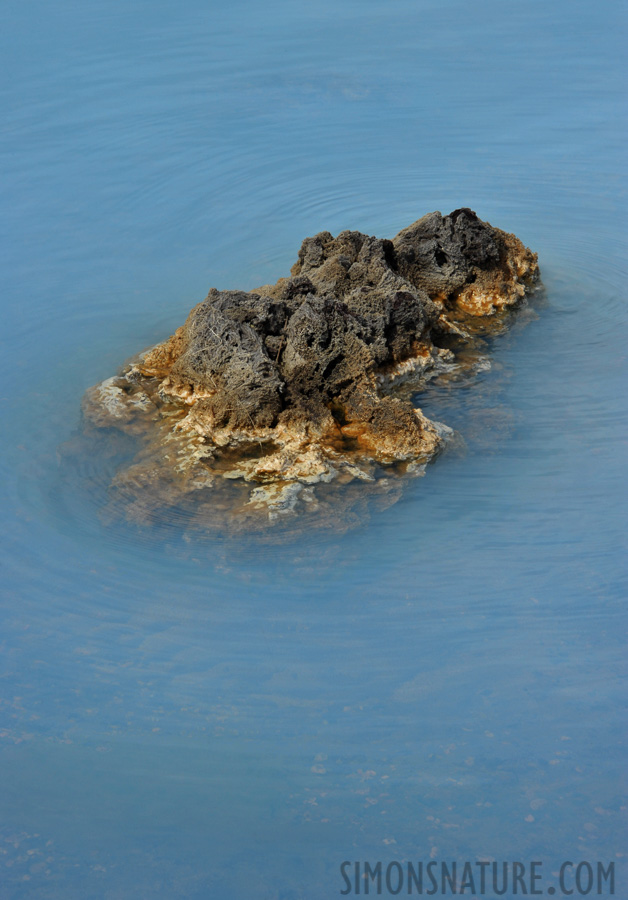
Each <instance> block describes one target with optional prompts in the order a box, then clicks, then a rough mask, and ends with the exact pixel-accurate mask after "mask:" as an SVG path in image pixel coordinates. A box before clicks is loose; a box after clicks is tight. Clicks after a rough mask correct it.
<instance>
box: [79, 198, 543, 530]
mask: <svg viewBox="0 0 628 900" xmlns="http://www.w3.org/2000/svg"><path fill="white" fill-rule="evenodd" d="M537 280H538V264H537V257H536V254H534V253H532V252H531V251H530V250H528V249H526V248H525V247H524V246H523V244H522V243H521V242H520V241H519V240H518V239H517V238H516V237H515V236H514V235H511V234H506V233H505V232H502V231H500V230H499V229H497V228H493V227H492V226H491V225H489V224H488V223H486V222H482V221H481V220H480V219H478V217H477V216H476V214H475V213H474V212H472V211H471V210H469V209H459V210H456V211H455V212H453V213H451V214H450V215H448V216H442V215H441V214H440V213H439V212H434V213H430V214H429V215H426V216H424V217H423V218H422V219H419V220H418V221H417V222H415V223H414V224H413V225H410V226H409V227H408V228H405V229H404V230H403V231H401V232H400V233H399V234H398V235H397V236H396V237H395V238H394V239H393V240H392V241H390V240H381V239H379V238H375V237H369V236H367V235H364V234H361V233H360V232H357V231H344V232H342V233H341V234H339V235H338V236H337V237H335V238H334V237H333V236H332V235H331V234H330V233H329V232H321V233H320V234H317V235H315V236H314V237H311V238H306V239H305V240H304V241H303V244H302V245H301V249H300V250H299V255H298V260H297V262H296V263H295V265H294V266H293V267H292V270H291V275H290V277H288V278H281V279H279V281H278V282H277V283H276V284H274V285H266V286H264V287H262V288H260V289H258V290H255V291H251V292H244V291H218V290H216V289H214V288H212V290H211V291H210V292H209V294H208V295H207V297H206V299H205V300H204V301H203V302H202V303H199V304H198V305H197V306H196V307H194V309H193V310H192V311H191V312H190V314H189V316H188V318H187V320H186V322H185V323H184V325H183V326H182V327H181V328H179V329H178V330H177V331H176V332H175V334H174V335H173V336H172V337H170V338H169V339H168V340H167V341H165V342H164V343H162V344H159V345H157V346H156V347H153V348H152V349H150V350H148V351H147V352H145V353H143V354H140V356H138V357H137V358H136V359H135V360H133V361H131V362H130V363H129V364H128V365H127V366H126V367H125V368H123V370H122V371H121V373H120V374H119V375H118V376H115V377H114V378H109V379H107V380H106V381H104V382H103V383H102V384H100V385H96V386H95V387H94V388H91V389H90V390H89V391H87V393H86V395H85V398H84V401H83V411H84V419H85V427H86V430H87V431H90V430H91V431H93V430H99V429H103V428H114V429H119V430H121V431H123V432H128V433H131V434H134V435H137V436H140V437H141V439H142V441H143V446H142V447H141V449H140V451H139V453H138V456H137V457H136V459H135V460H133V462H132V464H131V465H130V466H129V467H127V468H126V469H125V470H124V471H122V472H119V473H118V475H117V476H116V479H115V480H114V485H113V486H114V487H115V489H116V495H117V496H118V497H119V498H120V497H121V498H122V502H123V503H125V504H127V507H128V508H127V515H128V516H130V517H132V518H133V519H135V520H138V521H141V520H142V515H143V514H142V510H144V511H145V513H146V518H147V519H148V520H151V519H152V518H154V516H155V515H156V514H158V512H159V511H160V510H161V511H162V512H164V511H166V510H168V509H172V508H173V507H175V506H177V505H179V504H181V503H183V504H185V503H188V504H194V503H195V502H196V503H197V506H198V509H199V510H201V511H202V514H203V516H207V515H208V507H209V509H210V510H211V508H212V501H211V497H214V496H216V502H215V504H214V508H215V509H216V510H218V509H221V510H223V511H224V510H227V513H225V514H226V515H232V516H235V517H238V516H239V521H240V523H242V522H246V523H249V524H250V522H251V521H252V518H253V519H255V520H256V521H258V522H259V517H260V516H262V518H263V520H264V521H266V522H268V521H271V522H273V521H276V520H278V519H280V518H281V519H285V518H286V517H290V516H294V515H295V514H297V513H298V512H299V511H301V512H302V513H303V514H304V515H305V513H306V511H307V514H308V515H310V516H313V515H320V511H321V509H325V510H328V509H329V507H330V502H329V500H328V498H325V497H322V496H321V490H322V488H321V489H320V490H315V489H314V488H315V486H316V487H319V486H321V485H330V483H331V482H337V484H338V485H345V484H348V483H350V482H354V483H355V485H359V486H360V490H361V491H362V493H364V492H368V491H375V492H376V493H377V494H378V495H381V494H382V492H384V493H385V491H386V490H387V488H386V486H387V485H389V484H391V483H392V482H391V477H390V471H389V470H388V469H386V468H384V467H390V466H398V467H399V466H402V467H403V465H405V467H406V469H407V470H408V471H409V472H410V471H412V472H414V473H415V474H416V473H418V474H422V473H423V470H424V465H425V463H426V462H427V461H428V460H429V459H430V458H432V457H433V456H434V455H435V454H436V453H437V452H438V451H439V449H440V447H441V446H442V444H443V441H444V440H445V439H446V435H447V432H448V431H449V429H447V428H446V426H441V425H439V424H438V423H433V422H431V421H430V420H429V419H427V418H426V417H425V416H424V415H423V414H422V412H421V410H420V409H418V408H416V407H415V405H414V403H413V402H412V400H411V399H408V398H407V395H408V392H407V391H406V392H405V394H404V396H393V395H392V393H394V391H393V392H392V393H391V385H394V384H395V382H396V381H398V380H401V379H406V380H407V379H410V380H411V382H412V384H414V386H415V387H419V386H420V384H421V383H424V382H425V379H427V378H429V377H432V376H434V375H436V374H438V373H440V372H445V371H451V370H452V369H455V368H456V367H457V366H459V365H461V363H460V359H461V358H462V357H463V356H464V353H462V354H461V353H460V352H458V353H457V352H455V351H460V349H461V348H464V346H465V344H466V345H467V346H468V345H469V344H472V343H473V340H474V335H475V334H477V333H479V331H480V330H481V328H482V323H483V322H486V321H490V320H491V319H493V320H496V319H497V317H498V314H500V313H502V312H503V311H504V310H506V309H507V308H509V307H514V306H516V305H518V304H520V303H521V301H522V299H523V297H524V295H525V293H526V291H529V290H531V289H533V287H534V285H535V283H536V282H537ZM456 345H457V346H456ZM392 481H393V482H394V481H395V479H394V478H393V479H392ZM234 484H237V486H238V490H237V491H236V493H235V494H233V502H232V503H231V504H230V503H229V500H228V499H227V500H225V496H224V492H225V490H228V486H229V485H234ZM397 492H398V491H397V487H396V486H395V488H394V493H395V495H396V493H397ZM323 493H324V492H323ZM218 494H220V495H221V500H220V502H218V499H217V497H218ZM236 495H237V496H236ZM208 498H209V499H208ZM209 515H210V516H211V512H210V513H209ZM223 518H224V517H223Z"/></svg>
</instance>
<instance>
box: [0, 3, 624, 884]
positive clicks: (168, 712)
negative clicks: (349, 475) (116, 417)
mask: <svg viewBox="0 0 628 900" xmlns="http://www.w3.org/2000/svg"><path fill="white" fill-rule="evenodd" d="M0 26H1V27H0V44H1V45H2V53H1V54H0V58H1V59H2V63H1V64H0V65H1V67H2V74H3V78H2V88H1V94H0V103H1V107H2V119H1V121H2V145H1V151H0V171H1V173H2V174H1V176H0V177H1V179H2V201H1V202H2V208H3V216H2V224H1V225H0V228H1V229H2V241H1V249H0V254H1V266H0V270H1V277H2V282H3V288H2V298H3V317H4V322H5V328H4V335H3V348H2V356H1V362H0V364H1V366H2V391H1V393H0V399H1V409H2V414H3V420H4V426H3V427H4V442H3V455H2V461H1V471H2V475H3V476H4V477H3V480H2V505H1V509H2V516H1V519H2V525H1V528H2V532H1V534H2V542H1V549H0V562H1V564H2V591H3V602H2V606H1V615H2V620H1V627H2V632H1V640H2V644H1V646H2V654H1V656H0V667H1V669H0V672H1V675H2V678H1V679H0V685H1V688H0V691H1V694H0V696H1V698H2V705H1V707H0V710H1V716H0V773H1V775H0V779H1V789H0V897H1V898H2V900H27V898H28V900H30V898H37V900H40V898H42V900H46V898H50V900H52V898H55V900H57V898H59V900H61V898H63V900H92V898H93V900H101V898H107V900H136V898H137V900H144V898H146V900H149V898H150V900H152V898H154V897H164V898H168V900H169V898H186V900H207V898H218V900H223V898H224V900H240V898H242V900H244V898H246V900H261V898H264V900H266V898H282V900H296V898H307V900H310V898H312V900H319V898H320V900H323V898H329V897H334V896H339V894H340V891H341V890H342V889H343V888H345V883H344V882H343V880H342V878H341V875H340V864H341V863H342V862H343V861H344V860H351V861H354V860H358V861H360V860H371V861H373V862H375V861H377V860H382V861H383V863H384V865H387V864H388V862H390V861H393V860H396V861H402V862H403V861H405V860H412V861H415V862H416V861H418V860H423V861H424V862H427V861H429V860H430V859H435V860H437V861H439V862H440V861H442V860H446V861H450V860H454V859H455V860H459V861H465V860H470V861H472V862H473V861H476V860H481V859H491V860H498V861H501V860H523V861H524V862H526V863H529V862H530V861H531V860H540V861H543V869H542V872H543V884H544V885H545V886H547V885H549V884H555V885H557V884H558V881H557V878H556V875H555V874H552V873H556V872H557V871H558V868H559V866H560V864H561V862H562V861H563V860H572V861H575V862H578V861H580V860H588V861H592V862H594V863H595V862H596V861H597V860H602V861H603V862H604V863H605V864H607V863H608V862H611V861H612V862H614V863H615V865H616V895H617V896H624V897H625V896H628V881H627V880H626V870H625V857H624V856H623V854H624V853H625V850H626V847H627V846H628V844H627V842H626V837H627V832H626V826H625V818H624V820H623V821H622V816H624V817H625V811H626V806H625V804H626V791H625V783H624V784H622V771H625V764H626V750H625V738H626V728H625V722H626V718H625V708H626V699H627V692H626V666H625V658H626V657H625V649H626V625H627V618H626V611H625V597H626V592H625V581H624V579H623V573H624V571H625V569H624V565H623V564H624V562H625V547H623V546H622V545H623V539H624V537H623V536H624V534H625V526H626V521H625V511H626V491H625V467H624V465H623V463H624V460H625V455H626V439H627V436H628V433H627V429H626V403H625V384H626V378H625V376H626V359H625V337H624V335H623V334H622V331H624V329H625V327H626V319H627V318H628V317H627V315H626V293H627V292H626V275H627V269H628V266H627V253H626V244H625V235H626V224H627V222H626V192H625V186H626V177H625V174H626V172H625V164H626V156H625V147H626V137H627V136H628V135H627V134H626V128H625V119H624V120H622V119H621V111H622V101H623V98H625V92H626V77H625V70H624V64H623V53H624V48H625V39H626V32H627V29H626V21H625V9H624V10H623V11H622V4H619V3H616V2H615V0H598V2H595V3H593V2H589V0H587V2H580V0H570V2H567V0H525V2H519V0H512V2H496V0H479V2H476V3H468V2H458V0H439V2H436V0H413V2H410V0H395V2H390V3H385V4H383V3H376V2H374V0H361V2H359V3H358V2H354V0H346V2H340V3H332V2H329V0H320V2H318V3H316V4H305V3H295V2H287V0H284V2H276V0H273V2H270V3H264V4H256V3H253V2H251V0H234V2H231V3H229V4H226V5H225V6H224V7H223V6H222V5H220V4H218V3H211V4H210V3H206V2H200V0H186V2H184V3H183V4H178V5H175V4H172V3H166V2H163V0H161V2H160V0H151V2H150V3H149V2H147V0H138V2H135V3H131V4H129V3H123V2H122V0H109V2H107V3H105V4H96V3H93V2H87V3H86V2H84V0H81V2H78V0H62V2H61V3H55V4H50V3H44V2H42V0H33V2H27V3H18V2H14V0H6V2H5V3H4V4H3V6H2V10H1V11H0ZM459 206H470V207H472V208H473V209H475V210H476V211H477V213H478V215H480V217H481V218H483V219H486V220H488V221H490V222H491V223H493V224H494V225H497V226H498V227H500V228H503V229H504V230H506V231H513V232H515V233H516V234H517V235H518V236H520V237H521V239H522V240H523V241H524V243H526V244H527V245H528V246H530V247H531V248H532V249H534V250H536V251H538V253H539V257H540V264H541V268H542V274H543V280H544V284H545V288H546V290H545V294H544V295H543V296H541V297H539V298H538V299H537V300H535V301H534V303H533V304H532V307H531V309H530V311H527V312H526V311H524V312H523V313H522V314H521V316H520V317H519V319H518V321H517V324H516V325H515V327H513V328H512V329H511V330H510V331H509V333H508V334H507V335H504V336H502V337H498V338H496V339H495V340H494V341H493V342H492V344H491V346H490V352H489V355H490V357H491V360H492V368H491V369H490V371H485V372H483V373H481V375H479V376H478V379H477V382H476V383H475V384H474V385H465V386H463V387H461V388H460V390H459V391H449V392H445V391H439V390H438V389H437V388H434V389H433V390H431V391H430V392H428V394H427V395H426V396H425V397H424V398H421V400H420V403H421V405H422V406H423V408H424V410H425V412H426V413H427V414H428V415H430V416H432V417H434V418H437V419H440V420H442V421H445V422H446V423H448V424H449V425H451V426H452V427H454V428H456V429H457V431H458V433H459V435H460V436H461V438H462V439H463V441H464V447H465V448H466V449H465V450H464V451H461V450H460V446H458V447H457V449H456V450H455V452H454V451H453V450H452V451H451V452H449V453H445V454H444V455H443V456H442V457H440V458H439V459H438V460H437V461H436V463H435V464H433V465H431V466H429V467H428V470H427V473H426V476H425V477H424V478H423V479H418V480H417V481H415V482H412V484H411V485H410V487H409V489H408V491H407V492H406V493H405V494H404V496H403V498H402V499H401V500H400V502H399V503H397V504H396V505H394V506H392V507H390V508H389V509H387V510H384V511H379V512H376V513H374V514H373V516H372V517H371V520H370V521H369V522H366V523H364V524H363V525H362V526H361V527H359V528H356V529H354V530H353V531H350V532H348V533H347V534H345V535H343V536H339V535H326V534H321V533H316V534H313V535H312V536H311V537H306V538H303V537H301V538H299V539H298V540H293V541H291V542H287V543H286V544H283V545H279V546H275V547H272V548H268V547H267V546H265V545H263V544H261V543H260V542H259V541H255V540H252V539H246V538H242V539H241V540H240V541H239V542H234V541H229V540H226V539H225V540H218V539H212V540H211V541H209V540H206V541H201V540H198V541H192V542H190V541H186V540H184V539H183V536H182V533H181V531H180V528H179V525H178V524H177V523H176V522H174V523H173V524H172V526H171V527H170V528H167V527H164V528H162V529H159V530H157V531H153V532H141V531H134V530H132V529H130V528H129V529H126V528H119V527H116V528H111V527H107V526H105V525H103V524H101V521H100V519H99V516H98V513H99V508H100V504H101V501H102V496H100V494H99V492H98V491H93V492H91V493H90V492H86V491H85V490H84V488H82V487H81V485H82V482H81V481H80V480H79V479H73V478H72V477H70V476H68V474H67V472H66V473H63V472H62V470H61V469H60V467H59V463H58V455H57V454H58V448H59V446H60V445H62V444H63V443H65V442H67V441H68V440H69V439H71V438H72V435H73V434H74V433H75V432H76V429H77V427H78V424H79V406H80V399H81V396H82V394H83V392H84V390H85V389H86V388H87V387H89V386H90V385H92V384H93V383H95V382H97V381H99V380H101V379H103V378H105V377H108V376H109V375H111V374H113V373H114V371H115V370H116V368H117V366H118V365H119V364H120V363H121V362H122V361H123V360H124V359H125V358H126V357H128V356H129V355H131V354H133V353H134V352H136V351H138V350H139V349H141V348H143V347H145V346H147V345H149V344H151V343H154V342H155V341H157V340H159V339H162V338H164V337H166V336H167V335H168V334H170V333H171V332H172V330H173V329H174V328H175V327H177V326H178V325H179V324H181V323H182V321H183V319H184V317H185V315H186V314H187V311H188V310H189V308H190V307H191V306H192V305H193V304H194V303H195V302H197V301H198V300H199V299H202V298H203V297H204V296H205V294H206V293H207V290H208V289H209V287H211V286H217V287H219V288H236V287H243V288H251V287H253V286H255V285H259V284H263V283H266V282H269V281H274V280H275V279H276V278H278V277H279V276H280V275H283V274H286V273H287V271H288V269H289V266H290V265H291V263H292V262H293V261H294V260H295V259H296V253H297V250H298V248H299V245H300V242H301V239H302V238H303V237H305V236H306V235H311V234H314V233H315V232H317V231H319V230H322V229H327V230H330V231H332V232H334V233H337V232H338V231H340V230H342V229H344V228H352V229H359V230H361V231H364V232H367V233H369V234H376V235H378V236H380V237H392V236H393V235H394V234H395V233H396V232H397V231H398V230H399V229H400V228H402V227H404V226H405V225H407V224H409V223H410V222H412V221H414V220H415V219H417V218H418V217H419V216H421V215H423V214H424V213H425V212H428V211H431V210H433V209H439V210H441V211H442V212H443V213H447V212H449V211H451V210H452V209H455V208H456V207H459ZM459 444H460V445H461V442H459ZM98 464H99V461H94V460H86V461H85V466H86V467H87V468H89V466H90V465H91V466H92V467H94V466H97V465H98ZM95 474H96V476H98V474H99V473H98V470H96V472H95ZM110 476H111V473H110V472H103V473H102V479H101V481H100V482H99V479H98V477H96V479H95V480H96V483H97V484H100V486H101V493H102V494H103V495H104V492H105V489H106V484H107V481H108V479H109V478H110ZM97 495H98V496H97ZM622 885H623V886H622ZM373 890H374V888H373V886H371V892H373ZM404 891H405V888H404ZM467 893H469V891H467ZM558 895H559V896H560V894H558ZM486 896H489V897H490V896H493V893H492V892H491V891H490V890H489V891H487V893H486ZM507 896H508V895H507Z"/></svg>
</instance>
